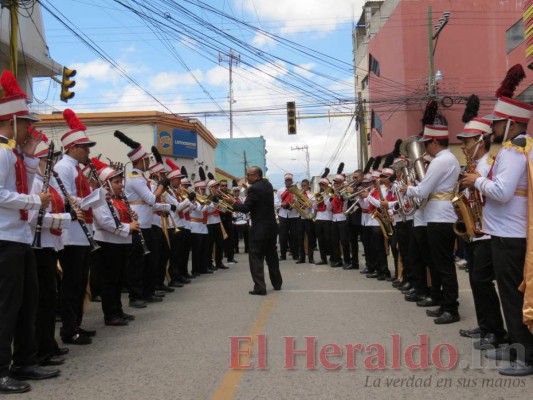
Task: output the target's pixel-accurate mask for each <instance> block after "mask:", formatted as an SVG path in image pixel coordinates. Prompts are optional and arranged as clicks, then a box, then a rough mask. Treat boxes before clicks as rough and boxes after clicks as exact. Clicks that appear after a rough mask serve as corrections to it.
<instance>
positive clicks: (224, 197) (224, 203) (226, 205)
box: [217, 190, 234, 213]
mask: <svg viewBox="0 0 533 400" xmlns="http://www.w3.org/2000/svg"><path fill="white" fill-rule="evenodd" d="M217 195H218V196H220V198H221V199H220V200H219V201H218V203H217V207H219V208H220V209H221V211H223V212H230V213H232V212H233V211H234V210H233V206H232V205H231V202H230V200H233V196H232V195H229V194H227V193H224V192H223V191H221V190H218V191H217Z"/></svg>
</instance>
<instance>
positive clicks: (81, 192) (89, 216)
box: [75, 166, 93, 224]
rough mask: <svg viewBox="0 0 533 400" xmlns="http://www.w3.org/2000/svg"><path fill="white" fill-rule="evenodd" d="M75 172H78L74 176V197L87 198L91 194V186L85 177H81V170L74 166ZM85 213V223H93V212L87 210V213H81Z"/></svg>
mask: <svg viewBox="0 0 533 400" xmlns="http://www.w3.org/2000/svg"><path fill="white" fill-rule="evenodd" d="M76 171H78V176H76V179H75V184H76V196H78V197H80V198H82V199H83V198H84V197H87V196H88V195H90V194H91V186H89V181H88V180H87V177H86V176H85V175H83V172H82V171H81V168H80V167H79V166H76ZM83 212H84V213H85V222H86V223H87V224H92V223H93V210H92V209H91V208H89V209H88V210H87V211H83Z"/></svg>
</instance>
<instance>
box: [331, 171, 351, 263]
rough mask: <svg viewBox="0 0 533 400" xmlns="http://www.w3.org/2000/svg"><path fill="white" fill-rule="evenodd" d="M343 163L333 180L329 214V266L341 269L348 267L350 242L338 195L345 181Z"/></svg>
mask: <svg viewBox="0 0 533 400" xmlns="http://www.w3.org/2000/svg"><path fill="white" fill-rule="evenodd" d="M343 167H344V163H341V164H340V165H339V168H338V170H337V175H335V178H333V188H334V189H335V195H334V196H333V198H332V199H331V212H332V224H331V266H332V267H343V266H349V265H350V241H349V239H348V225H347V224H346V214H345V213H344V212H345V211H346V209H347V207H346V202H345V201H344V200H343V199H342V197H341V196H340V195H339V194H338V192H339V191H340V190H341V189H342V188H343V183H344V181H345V178H344V175H342V169H343ZM341 246H342V255H343V256H344V263H343V262H342V257H341V249H340V247H341Z"/></svg>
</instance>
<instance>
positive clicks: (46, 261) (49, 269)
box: [29, 134, 83, 365]
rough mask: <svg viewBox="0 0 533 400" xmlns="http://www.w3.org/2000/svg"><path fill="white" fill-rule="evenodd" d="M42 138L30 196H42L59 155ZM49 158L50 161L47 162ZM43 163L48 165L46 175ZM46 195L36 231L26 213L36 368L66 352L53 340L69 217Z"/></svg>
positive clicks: (57, 361)
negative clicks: (33, 275)
mask: <svg viewBox="0 0 533 400" xmlns="http://www.w3.org/2000/svg"><path fill="white" fill-rule="evenodd" d="M42 136H43V140H42V142H41V143H39V144H38V145H37V148H36V149H35V157H36V158H39V168H38V170H37V174H36V175H35V179H34V180H33V186H32V189H31V193H34V194H39V193H41V192H43V189H44V180H45V179H48V183H50V182H52V181H53V179H54V177H53V176H51V169H52V168H53V162H54V158H55V157H56V156H58V154H60V152H59V151H58V152H55V154H49V153H50V152H49V147H48V146H49V144H48V138H46V136H45V135H44V134H43V135H42ZM49 156H51V157H52V158H51V159H48V157H49ZM47 163H50V164H49V165H48V168H49V170H48V171H47ZM45 173H48V176H44V174H45ZM47 192H48V193H49V194H50V195H51V196H52V200H51V202H50V205H49V206H48V207H47V209H46V212H45V213H44V214H43V216H42V220H41V225H40V226H39V227H38V228H37V224H38V223H39V221H38V219H39V213H38V212H37V211H30V215H29V221H30V225H31V226H32V229H33V231H34V232H35V230H36V229H38V231H39V232H40V233H39V235H40V243H39V244H38V245H37V246H38V247H35V248H34V252H35V259H36V262H37V280H38V284H39V302H38V305H37V317H36V319H35V341H36V342H37V349H38V350H37V359H38V360H39V364H40V365H61V364H63V363H64V361H65V359H64V358H63V357H61V356H60V353H64V352H65V351H66V350H68V349H59V346H58V344H57V341H56V339H55V325H56V296H57V287H56V286H57V285H56V269H57V261H58V254H57V253H58V251H59V250H61V249H62V248H63V242H62V241H61V232H62V231H63V229H68V228H69V227H70V222H71V220H72V218H71V215H70V214H69V213H67V212H65V204H64V203H63V199H62V198H61V195H60V194H59V193H58V192H57V191H56V190H55V189H54V188H53V186H50V185H49V186H48V189H47ZM77 217H78V218H83V212H82V211H81V210H78V213H77ZM35 234H37V233H35ZM34 242H35V240H34Z"/></svg>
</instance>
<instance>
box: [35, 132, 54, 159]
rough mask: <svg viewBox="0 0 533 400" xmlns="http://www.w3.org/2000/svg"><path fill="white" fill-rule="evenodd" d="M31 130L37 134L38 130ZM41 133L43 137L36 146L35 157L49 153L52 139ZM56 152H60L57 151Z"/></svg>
mask: <svg viewBox="0 0 533 400" xmlns="http://www.w3.org/2000/svg"><path fill="white" fill-rule="evenodd" d="M31 132H32V134H33V135H35V134H37V130H32V131H31ZM41 135H42V139H41V141H40V142H39V144H38V145H37V147H36V148H35V154H34V157H36V158H42V157H46V156H47V155H48V146H49V145H50V140H48V137H47V136H46V135H45V134H44V133H41ZM56 153H58V152H57V151H56Z"/></svg>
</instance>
